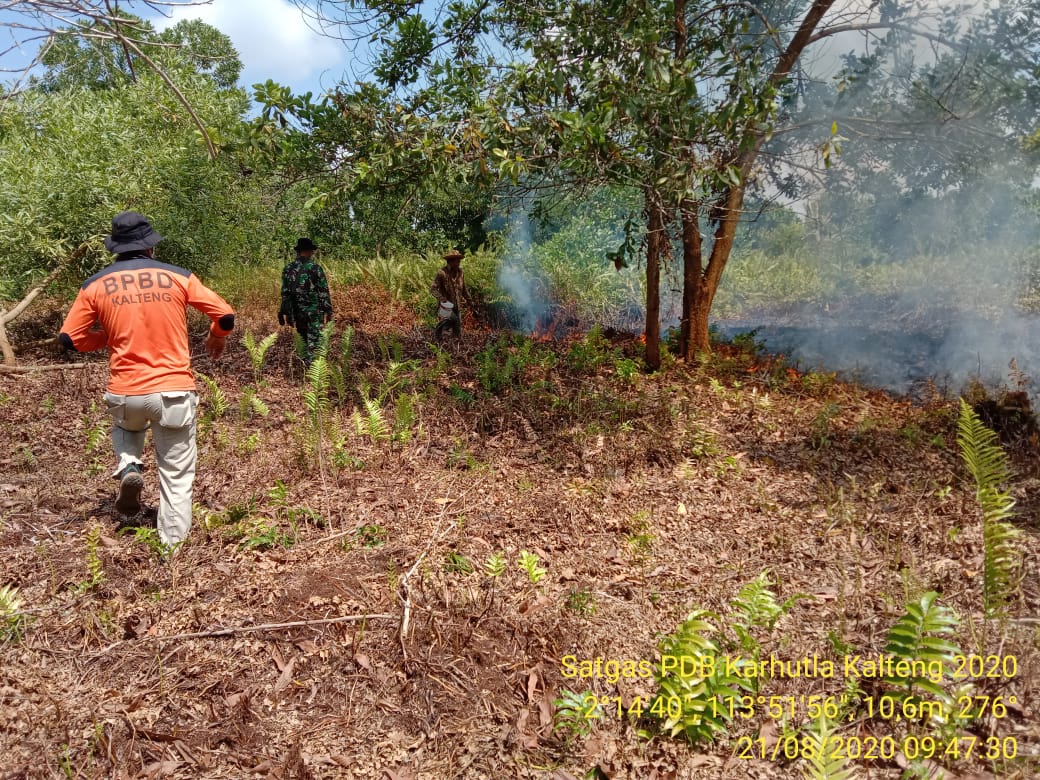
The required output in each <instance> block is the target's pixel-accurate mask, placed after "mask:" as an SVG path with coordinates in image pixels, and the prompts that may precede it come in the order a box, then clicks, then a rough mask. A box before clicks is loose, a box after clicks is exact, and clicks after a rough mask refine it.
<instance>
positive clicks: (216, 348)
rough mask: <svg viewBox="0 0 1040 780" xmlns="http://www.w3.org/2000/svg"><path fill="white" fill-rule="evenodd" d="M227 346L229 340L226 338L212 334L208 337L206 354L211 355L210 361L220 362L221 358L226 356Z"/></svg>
mask: <svg viewBox="0 0 1040 780" xmlns="http://www.w3.org/2000/svg"><path fill="white" fill-rule="evenodd" d="M225 346H227V338H226V337H225V336H218V335H216V334H215V333H210V334H209V336H207V337H206V352H208V353H209V356H210V359H212V360H219V359H220V356H221V355H223V354H224V347H225Z"/></svg>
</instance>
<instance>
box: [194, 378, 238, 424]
mask: <svg viewBox="0 0 1040 780" xmlns="http://www.w3.org/2000/svg"><path fill="white" fill-rule="evenodd" d="M195 376H197V377H198V378H199V379H201V380H202V383H203V384H204V385H205V386H206V394H207V397H208V398H209V409H207V410H206V414H205V418H204V419H206V420H207V421H210V422H212V421H213V420H216V419H218V418H220V417H223V416H224V414H225V413H226V412H227V410H228V409H230V408H231V403H230V402H229V401H228V399H227V396H226V395H224V391H223V390H221V389H220V387H219V386H218V385H217V383H216V382H215V381H214V380H212V379H210V378H209V377H208V376H206V375H205V374H203V373H202V372H201V371H196V372H195Z"/></svg>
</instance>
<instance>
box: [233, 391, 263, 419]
mask: <svg viewBox="0 0 1040 780" xmlns="http://www.w3.org/2000/svg"><path fill="white" fill-rule="evenodd" d="M238 414H239V417H241V418H242V419H243V420H248V419H249V418H250V417H252V416H253V415H254V414H258V415H260V416H261V417H267V416H268V415H269V414H271V409H270V407H269V406H268V405H267V404H266V403H264V402H263V400H262V399H261V398H260V396H259V395H257V390H256V388H255V387H253V386H252V385H246V386H245V387H244V388H243V389H242V398H241V400H240V401H239V402H238Z"/></svg>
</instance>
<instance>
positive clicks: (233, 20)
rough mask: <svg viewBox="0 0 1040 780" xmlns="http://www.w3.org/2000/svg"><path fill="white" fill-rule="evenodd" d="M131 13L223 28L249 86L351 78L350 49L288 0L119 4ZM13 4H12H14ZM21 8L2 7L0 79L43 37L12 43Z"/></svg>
mask: <svg viewBox="0 0 1040 780" xmlns="http://www.w3.org/2000/svg"><path fill="white" fill-rule="evenodd" d="M121 5H122V7H123V8H125V9H126V10H127V11H129V12H130V13H136V14H138V15H140V16H142V17H145V18H147V19H150V20H151V21H152V23H153V24H154V25H155V26H156V27H158V28H159V29H163V28H164V27H167V26H171V25H173V24H176V23H177V22H179V21H181V20H182V19H201V20H202V21H204V22H206V23H207V24H210V25H212V26H213V27H216V28H217V29H218V30H220V31H221V32H223V33H224V34H225V35H227V36H228V37H229V38H231V42H232V43H233V44H234V46H235V48H236V49H237V50H238V53H239V57H240V58H241V59H242V64H243V70H242V75H241V77H240V79H239V83H240V85H241V86H243V87H245V88H246V89H247V90H249V89H250V87H251V86H252V85H253V84H255V83H257V82H262V81H266V80H267V79H272V80H273V81H276V82H278V83H279V84H284V85H285V86H288V87H290V88H291V89H292V90H293V91H294V92H297V93H299V92H307V91H311V92H313V93H314V94H315V95H316V96H317V95H320V94H321V93H322V92H324V91H325V90H328V89H331V88H332V87H333V86H335V85H336V84H337V83H338V82H339V81H340V80H341V79H344V78H345V79H347V80H350V79H351V77H350V73H351V70H352V68H351V66H352V51H351V49H350V48H349V47H348V45H347V44H344V43H343V42H342V41H337V40H333V39H332V38H329V37H327V36H324V35H322V34H320V33H319V32H316V31H315V29H314V26H313V23H312V22H311V23H309V22H308V20H307V19H305V18H304V15H303V13H302V12H301V11H300V9H299V8H297V7H296V6H295V5H293V4H292V3H290V2H288V1H287V0H209V1H208V2H202V3H197V4H196V3H185V4H173V3H171V4H170V5H165V4H161V3H160V4H159V5H164V7H165V8H166V11H167V13H166V16H158V15H156V14H155V12H154V11H152V10H150V9H149V7H148V5H146V4H145V3H142V2H125V3H122V4H121ZM16 6H17V4H15V6H12V7H16ZM24 21H25V19H24V17H22V18H19V14H18V12H17V11H12V10H10V9H8V10H6V11H3V12H0V34H2V39H0V69H2V70H3V71H4V72H0V81H5V82H6V81H13V80H14V78H15V77H16V76H17V71H18V70H19V69H21V68H23V67H25V66H26V65H27V64H28V63H29V62H31V60H32V58H33V56H34V55H35V53H36V51H37V50H38V48H39V41H33V42H29V43H26V44H25V45H22V46H17V45H14V44H16V43H17V42H18V41H19V40H25V38H26V36H27V35H28V33H26V32H25V31H21V32H20V31H19V30H18V29H17V27H15V26H12V25H17V24H18V23H19V22H24Z"/></svg>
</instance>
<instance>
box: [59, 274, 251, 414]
mask: <svg viewBox="0 0 1040 780" xmlns="http://www.w3.org/2000/svg"><path fill="white" fill-rule="evenodd" d="M188 306H192V307H194V308H196V309H198V310H199V311H201V312H203V313H204V314H206V315H207V316H208V317H209V318H210V320H211V322H212V324H211V325H210V332H211V333H212V334H213V335H216V336H226V335H227V334H228V333H230V332H231V329H232V328H234V326H235V312H234V310H233V309H232V308H231V306H230V305H229V304H228V303H227V301H225V300H224V299H223V298H221V297H220V296H219V295H217V294H216V293H215V292H213V291H212V290H210V289H209V288H208V287H206V286H205V285H204V284H203V283H202V282H201V281H199V279H198V278H197V277H196V276H195V275H194V274H193V273H191V272H190V271H188V270H187V269H186V268H180V267H178V266H175V265H170V264H168V263H161V262H159V261H158V260H154V259H153V258H150V257H146V256H140V257H134V258H131V259H128V260H117V261H115V262H114V263H112V264H111V265H109V266H108V267H107V268H104V269H103V270H101V271H99V272H98V273H96V274H94V275H93V276H92V277H90V278H89V279H87V281H86V282H84V283H83V286H82V287H81V288H80V290H79V294H78V295H77V296H76V300H75V302H74V303H73V304H72V308H71V309H70V310H69V313H68V315H67V316H66V317H65V322H64V323H63V324H62V326H61V335H60V336H59V341H60V342H61V343H62V344H63V345H64V346H65V347H66V348H73V349H75V350H76V351H78V352H92V351H94V350H97V349H101V348H103V347H105V346H107V347H108V348H109V351H110V354H109V361H108V362H109V380H108V390H109V392H111V393H116V394H117V395H146V394H148V393H160V392H167V391H177V390H194V389H195V376H194V375H193V374H192V372H191V354H190V351H189V347H188V323H187V307H188ZM96 325H100V326H101V329H100V330H98V329H97V327H95V326H96Z"/></svg>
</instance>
